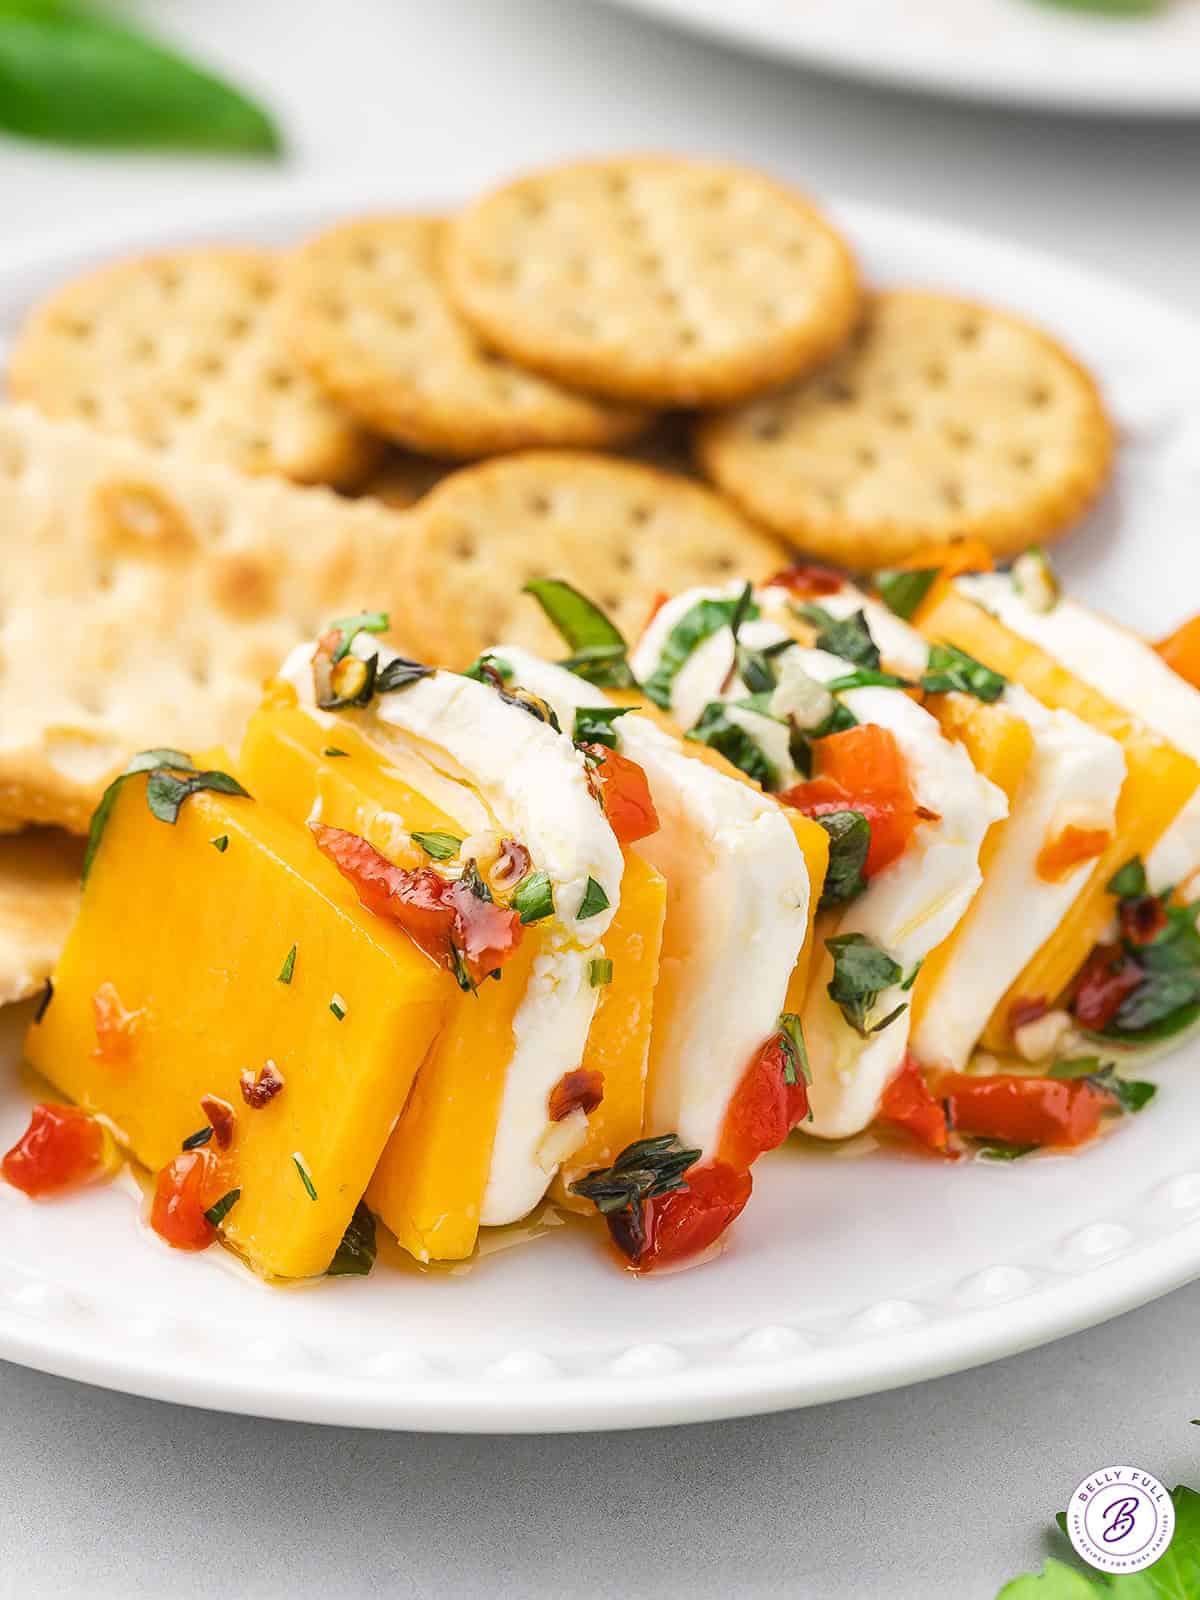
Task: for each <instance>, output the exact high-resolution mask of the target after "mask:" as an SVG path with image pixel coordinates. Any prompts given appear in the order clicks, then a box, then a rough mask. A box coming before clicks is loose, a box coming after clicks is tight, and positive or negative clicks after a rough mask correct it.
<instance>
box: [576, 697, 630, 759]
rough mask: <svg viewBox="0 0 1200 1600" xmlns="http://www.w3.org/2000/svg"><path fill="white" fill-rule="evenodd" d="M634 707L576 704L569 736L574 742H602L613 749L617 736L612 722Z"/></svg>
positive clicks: (615, 746) (615, 745)
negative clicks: (573, 721) (573, 722)
mask: <svg viewBox="0 0 1200 1600" xmlns="http://www.w3.org/2000/svg"><path fill="white" fill-rule="evenodd" d="M636 709H637V707H636V706H576V708H575V726H574V727H573V728H572V730H571V738H572V740H573V742H574V743H575V744H603V745H607V746H608V748H609V749H610V750H615V749H616V748H617V736H616V733H615V732H614V731H613V723H614V722H615V721H616V720H617V718H618V717H623V716H624V715H625V714H626V712H628V711H635V710H636Z"/></svg>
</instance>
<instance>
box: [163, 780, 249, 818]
mask: <svg viewBox="0 0 1200 1600" xmlns="http://www.w3.org/2000/svg"><path fill="white" fill-rule="evenodd" d="M206 789H207V790H211V791H213V792H215V793H216V794H236V795H241V796H242V797H243V798H244V799H246V800H248V799H249V798H250V796H249V795H248V794H247V792H246V790H245V789H243V788H242V786H241V784H240V783H239V782H238V781H237V779H236V778H231V777H230V776H229V774H228V773H227V772H192V773H190V774H189V776H187V777H186V778H180V777H177V776H176V775H175V773H173V772H167V771H165V770H164V769H163V768H161V767H156V768H155V769H154V771H153V772H152V773H151V774H150V780H149V782H148V783H147V785H146V804H147V805H148V806H149V807H150V812H151V815H152V816H155V817H157V818H158V820H159V822H169V823H172V824H174V823H175V822H177V821H178V819H179V810H180V807H181V806H182V805H183V802H184V801H185V800H186V799H187V798H188V796H189V795H193V794H199V793H200V792H201V791H202V790H206Z"/></svg>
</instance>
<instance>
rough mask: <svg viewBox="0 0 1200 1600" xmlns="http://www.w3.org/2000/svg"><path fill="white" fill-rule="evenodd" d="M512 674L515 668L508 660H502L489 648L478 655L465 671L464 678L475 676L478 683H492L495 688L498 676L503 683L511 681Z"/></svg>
mask: <svg viewBox="0 0 1200 1600" xmlns="http://www.w3.org/2000/svg"><path fill="white" fill-rule="evenodd" d="M512 675H513V669H512V668H511V667H510V666H509V664H508V662H507V661H503V660H501V658H500V657H499V656H494V655H492V654H491V652H490V651H487V650H485V651H484V652H483V654H482V655H481V656H476V657H475V659H474V661H472V663H471V665H470V666H469V667H468V668H467V670H466V671H465V672H464V673H463V677H464V678H473V679H474V680H475V682H476V683H490V684H491V685H492V687H493V688H495V687H496V679H497V678H499V680H500V683H501V685H503V684H506V683H508V682H510V681H511V679H512Z"/></svg>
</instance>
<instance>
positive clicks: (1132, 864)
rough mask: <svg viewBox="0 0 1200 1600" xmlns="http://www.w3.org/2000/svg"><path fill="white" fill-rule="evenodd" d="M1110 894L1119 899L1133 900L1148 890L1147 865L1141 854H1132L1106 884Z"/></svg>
mask: <svg viewBox="0 0 1200 1600" xmlns="http://www.w3.org/2000/svg"><path fill="white" fill-rule="evenodd" d="M1104 887H1105V889H1106V890H1107V891H1108V893H1109V894H1115V895H1116V897H1117V899H1118V900H1132V899H1135V898H1136V897H1137V896H1139V895H1143V894H1145V893H1146V890H1147V887H1148V885H1147V882H1146V866H1145V863H1144V862H1143V860H1142V858H1141V856H1131V857H1130V858H1129V860H1128V861H1127V862H1126V863H1125V865H1124V866H1123V867H1120V868H1118V869H1117V871H1116V872H1114V873H1113V875H1112V877H1111V878H1110V879H1109V880H1108V882H1107V883H1106V884H1105V886H1104Z"/></svg>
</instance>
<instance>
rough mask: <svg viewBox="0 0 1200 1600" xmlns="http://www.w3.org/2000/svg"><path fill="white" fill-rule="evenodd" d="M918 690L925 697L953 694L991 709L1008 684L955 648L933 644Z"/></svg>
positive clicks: (963, 651)
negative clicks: (966, 695)
mask: <svg viewBox="0 0 1200 1600" xmlns="http://www.w3.org/2000/svg"><path fill="white" fill-rule="evenodd" d="M921 687H922V689H924V690H925V691H926V692H927V693H928V694H948V693H950V692H951V691H952V690H957V691H958V692H959V693H960V694H970V695H974V696H975V698H976V700H982V701H983V702H984V704H985V705H991V704H992V702H993V701H995V700H999V698H1000V696H1001V695H1002V694H1003V693H1004V691H1005V689H1006V688H1007V687H1008V680H1007V678H1003V677H1001V675H1000V674H999V673H998V672H993V671H992V669H991V667H985V666H984V664H983V662H982V661H976V659H975V657H974V656H969V655H968V654H967V652H966V651H965V650H959V649H958V647H957V646H956V645H952V644H935V645H934V646H933V647H932V648H931V649H930V652H929V664H928V666H927V667H926V668H925V671H924V672H923V673H922V675H921Z"/></svg>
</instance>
